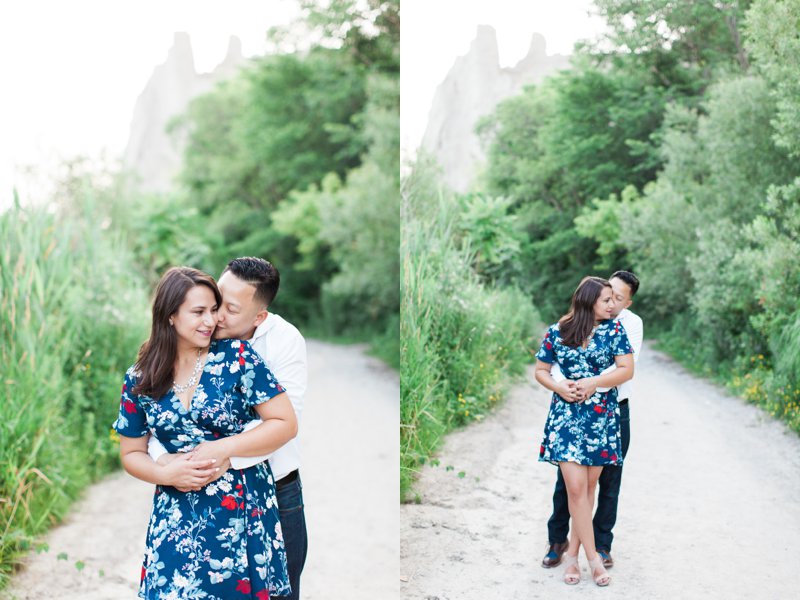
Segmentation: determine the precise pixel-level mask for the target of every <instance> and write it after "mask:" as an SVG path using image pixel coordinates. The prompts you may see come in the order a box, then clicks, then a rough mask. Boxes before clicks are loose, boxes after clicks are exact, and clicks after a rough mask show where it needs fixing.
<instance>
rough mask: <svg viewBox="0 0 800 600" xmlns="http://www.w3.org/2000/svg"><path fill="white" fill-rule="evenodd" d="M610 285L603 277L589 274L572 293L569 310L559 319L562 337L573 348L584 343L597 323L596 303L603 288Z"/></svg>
mask: <svg viewBox="0 0 800 600" xmlns="http://www.w3.org/2000/svg"><path fill="white" fill-rule="evenodd" d="M610 287H611V284H610V283H609V282H608V281H607V280H605V279H603V278H602V277H593V276H591V275H589V276H587V277H584V278H583V279H581V282H580V283H579V284H578V287H577V288H576V289H575V293H574V294H572V302H571V303H570V306H569V312H568V313H567V314H565V315H564V316H563V317H561V318H560V319H559V320H558V324H559V330H560V331H561V339H562V340H563V341H564V344H565V345H567V346H570V347H572V348H577V347H578V346H581V345H583V342H584V341H585V340H586V338H588V337H589V335H590V334H591V333H592V328H594V325H595V319H594V303H595V302H597V299H598V298H599V297H600V294H601V293H602V291H603V288H610Z"/></svg>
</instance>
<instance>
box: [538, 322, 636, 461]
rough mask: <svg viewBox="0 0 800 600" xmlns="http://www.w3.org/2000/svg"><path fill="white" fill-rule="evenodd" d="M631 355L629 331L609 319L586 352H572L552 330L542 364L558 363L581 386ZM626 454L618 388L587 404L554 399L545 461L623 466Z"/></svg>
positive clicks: (543, 447) (556, 329) (542, 454)
mask: <svg viewBox="0 0 800 600" xmlns="http://www.w3.org/2000/svg"><path fill="white" fill-rule="evenodd" d="M631 353H633V349H632V348H631V345H630V342H629V341H628V335H627V334H626V333H625V328H624V327H623V326H622V324H621V323H620V322H619V321H617V320H613V319H606V320H605V321H601V322H600V324H599V325H598V326H597V329H596V330H595V332H594V335H593V336H592V339H591V341H590V342H589V345H588V346H587V347H586V348H585V349H584V348H582V347H580V346H579V347H577V348H572V347H570V346H566V345H565V344H564V342H563V340H562V339H561V332H560V330H559V325H558V323H556V324H555V325H552V326H550V328H549V329H548V330H547V333H546V334H545V336H544V340H543V341H542V347H541V348H540V349H539V352H538V353H537V354H536V358H538V359H539V360H541V361H542V362H546V363H553V362H557V363H558V365H559V366H560V367H561V372H562V373H563V374H564V376H565V377H566V378H567V379H573V380H576V379H583V378H585V377H594V376H596V375H599V374H600V373H601V372H602V371H604V370H605V369H607V368H608V367H610V366H611V365H613V364H614V357H615V356H620V355H623V354H631ZM621 448H622V446H621V441H620V436H619V405H618V404H617V388H611V389H610V390H609V391H607V392H595V393H594V394H593V395H592V396H591V397H590V398H588V399H587V400H584V401H582V402H567V401H566V400H564V399H563V398H562V397H561V396H559V395H558V394H556V393H553V398H552V400H551V401H550V412H549V413H548V415H547V421H546V422H545V426H544V439H543V440H542V445H541V448H540V449H539V460H541V461H547V462H551V463H553V464H556V463H560V462H574V463H578V464H581V465H593V466H600V465H621V464H622V452H621Z"/></svg>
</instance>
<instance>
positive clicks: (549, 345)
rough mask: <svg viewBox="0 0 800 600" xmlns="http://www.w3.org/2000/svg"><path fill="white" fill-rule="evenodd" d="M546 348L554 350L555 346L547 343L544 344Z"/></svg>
mask: <svg viewBox="0 0 800 600" xmlns="http://www.w3.org/2000/svg"><path fill="white" fill-rule="evenodd" d="M544 347H545V348H547V349H548V350H552V349H553V344H551V343H550V342H545V343H544Z"/></svg>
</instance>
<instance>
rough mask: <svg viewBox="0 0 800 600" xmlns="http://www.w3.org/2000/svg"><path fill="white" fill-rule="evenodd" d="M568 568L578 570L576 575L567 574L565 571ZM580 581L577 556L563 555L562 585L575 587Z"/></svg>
mask: <svg viewBox="0 0 800 600" xmlns="http://www.w3.org/2000/svg"><path fill="white" fill-rule="evenodd" d="M570 567H575V568H576V569H578V572H577V573H567V569H569V568H570ZM580 580H581V568H580V566H579V565H578V555H577V554H576V555H575V556H570V555H569V554H565V555H564V583H566V584H567V585H575V584H576V583H580Z"/></svg>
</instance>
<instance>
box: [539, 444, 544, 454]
mask: <svg viewBox="0 0 800 600" xmlns="http://www.w3.org/2000/svg"><path fill="white" fill-rule="evenodd" d="M539 456H544V444H542V445H541V446H540V447H539Z"/></svg>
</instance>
